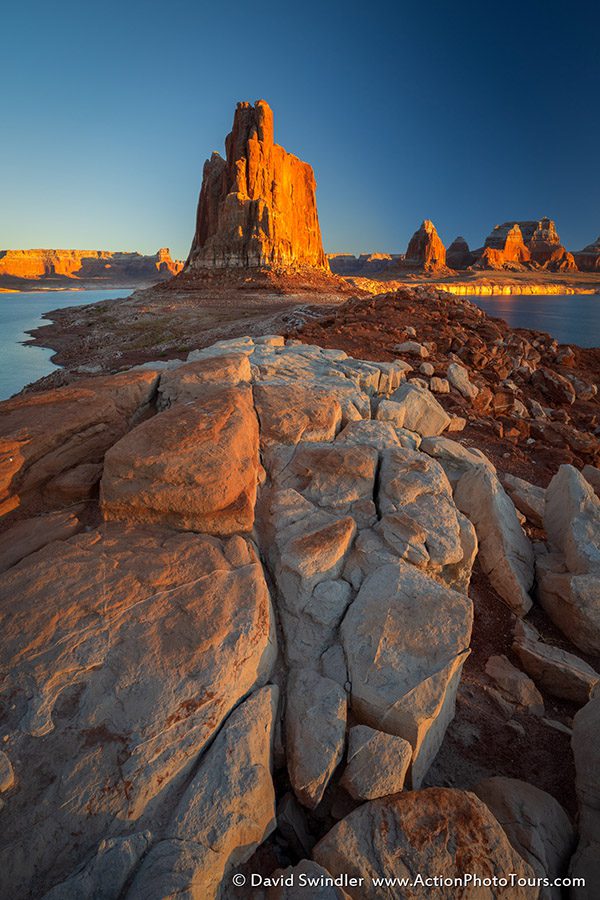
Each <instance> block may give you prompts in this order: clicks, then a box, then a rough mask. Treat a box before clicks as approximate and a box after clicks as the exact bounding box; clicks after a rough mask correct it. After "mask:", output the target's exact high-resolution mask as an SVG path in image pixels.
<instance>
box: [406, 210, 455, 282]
mask: <svg viewBox="0 0 600 900" xmlns="http://www.w3.org/2000/svg"><path fill="white" fill-rule="evenodd" d="M404 265H405V266H406V267H408V268H417V269H420V270H422V271H423V272H439V271H442V270H443V269H445V268H446V248H445V247H444V245H443V244H442V242H441V240H440V238H439V235H438V233H437V231H436V230H435V225H434V224H433V222H431V221H430V220H429V219H424V220H423V222H422V224H421V227H420V228H419V229H418V230H417V231H415V233H414V234H413V236H412V237H411V239H410V241H409V244H408V247H407V250H406V258H405V260H404Z"/></svg>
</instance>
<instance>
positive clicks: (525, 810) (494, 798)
mask: <svg viewBox="0 0 600 900" xmlns="http://www.w3.org/2000/svg"><path fill="white" fill-rule="evenodd" d="M474 793H475V794H477V796H478V797H479V799H480V800H483V802H484V803H485V805H486V806H487V807H488V809H489V810H490V812H491V813H492V814H493V815H494V817H495V818H496V819H497V820H498V822H499V823H500V825H501V826H502V828H503V829H504V831H505V833H506V836H507V838H508V840H509V841H510V843H511V844H512V846H513V847H514V848H515V850H516V851H517V853H519V854H520V856H522V857H523V859H524V860H525V862H527V863H529V865H530V866H531V868H532V869H533V871H534V872H535V873H536V875H539V876H540V877H541V878H548V879H550V880H551V881H554V880H555V879H557V878H562V877H564V876H565V875H566V874H567V872H568V869H569V860H570V858H571V854H572V852H573V848H574V845H575V840H576V836H575V829H574V828H573V826H572V824H571V822H570V820H569V817H568V815H567V814H566V812H565V811H564V809H563V808H562V806H561V805H560V803H558V801H556V800H555V799H554V797H552V796H551V795H550V794H547V793H546V792H545V791H541V790H540V789H539V788H537V787H534V786H533V785H532V784H528V783H527V782H526V781H519V780H518V779H517V778H502V777H496V778H486V779H485V780H484V781H480V782H479V784H478V785H477V786H476V787H475V788H474ZM540 896H541V897H553V898H556V900H560V897H561V896H562V892H561V889H560V888H559V887H556V888H542V891H541V894H540Z"/></svg>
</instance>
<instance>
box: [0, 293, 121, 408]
mask: <svg viewBox="0 0 600 900" xmlns="http://www.w3.org/2000/svg"><path fill="white" fill-rule="evenodd" d="M129 294H131V290H122V291H119V290H116V291H31V292H27V293H22V294H1V293H0V400H6V398H7V397H12V395H13V394H16V393H17V392H18V391H20V390H21V388H23V387H25V385H26V384H30V383H31V382H32V381H37V379H38V378H42V376H44V375H49V374H50V372H53V371H54V369H57V368H58V366H55V365H54V363H52V362H50V357H51V356H52V355H53V353H54V351H53V350H47V349H46V348H45V347H25V346H24V345H23V343H22V341H26V340H27V338H28V334H27V332H29V331H31V330H32V329H33V328H37V327H38V325H43V324H44V321H45V320H44V319H42V315H43V313H46V312H48V311H49V310H51V309H61V308H62V307H64V306H84V305H85V304H86V303H95V302H96V301H97V300H107V299H108V298H109V297H115V298H116V297H128V296H129Z"/></svg>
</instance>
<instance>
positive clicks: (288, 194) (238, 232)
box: [186, 100, 329, 270]
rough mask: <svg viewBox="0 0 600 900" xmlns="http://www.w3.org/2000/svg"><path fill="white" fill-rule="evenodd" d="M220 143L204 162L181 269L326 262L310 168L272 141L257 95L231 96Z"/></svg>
mask: <svg viewBox="0 0 600 900" xmlns="http://www.w3.org/2000/svg"><path fill="white" fill-rule="evenodd" d="M225 148H226V159H223V158H222V157H221V156H220V155H219V154H218V153H213V155H212V157H211V158H210V159H209V160H207V161H206V163H205V164H204V172H203V178H202V189H201V191H200V199H199V201H198V213H197V221H196V233H195V235H194V240H193V243H192V248H191V250H190V255H189V257H188V260H187V263H186V270H190V269H192V270H195V269H227V268H234V269H240V268H242V269H248V268H287V269H294V268H297V267H299V266H312V267H318V268H320V269H325V270H327V269H328V268H329V266H328V263H327V259H326V257H325V253H324V252H323V244H322V241H321V230H320V228H319V218H318V215H317V201H316V194H315V191H316V183H315V177H314V174H313V170H312V168H311V166H309V165H308V163H305V162H302V160H300V159H298V157H296V156H293V155H292V154H291V153H288V152H287V151H286V150H284V148H283V147H280V146H279V145H278V144H275V143H274V142H273V113H272V110H271V108H270V107H269V105H268V104H267V103H266V102H265V101H264V100H258V101H257V102H256V103H255V104H254V106H252V105H251V104H250V103H238V105H237V108H236V111H235V116H234V120H233V128H232V131H231V133H230V134H229V135H228V136H227V138H226V141H225Z"/></svg>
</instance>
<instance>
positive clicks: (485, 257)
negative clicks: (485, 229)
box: [474, 222, 531, 269]
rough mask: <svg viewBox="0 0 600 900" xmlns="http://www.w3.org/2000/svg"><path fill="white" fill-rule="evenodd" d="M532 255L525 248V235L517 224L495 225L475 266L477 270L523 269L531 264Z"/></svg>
mask: <svg viewBox="0 0 600 900" xmlns="http://www.w3.org/2000/svg"><path fill="white" fill-rule="evenodd" d="M530 260H531V253H530V252H529V249H528V248H527V247H526V246H525V242H524V241H523V234H522V232H521V229H520V227H519V225H518V224H517V223H516V222H504V224H503V225H495V226H494V228H493V230H492V233H491V234H489V235H488V237H487V238H486V239H485V245H484V247H483V251H482V253H481V255H480V257H479V259H478V260H477V261H476V262H475V264H474V266H475V268H477V269H505V268H521V267H522V265H523V263H527V262H530Z"/></svg>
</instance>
